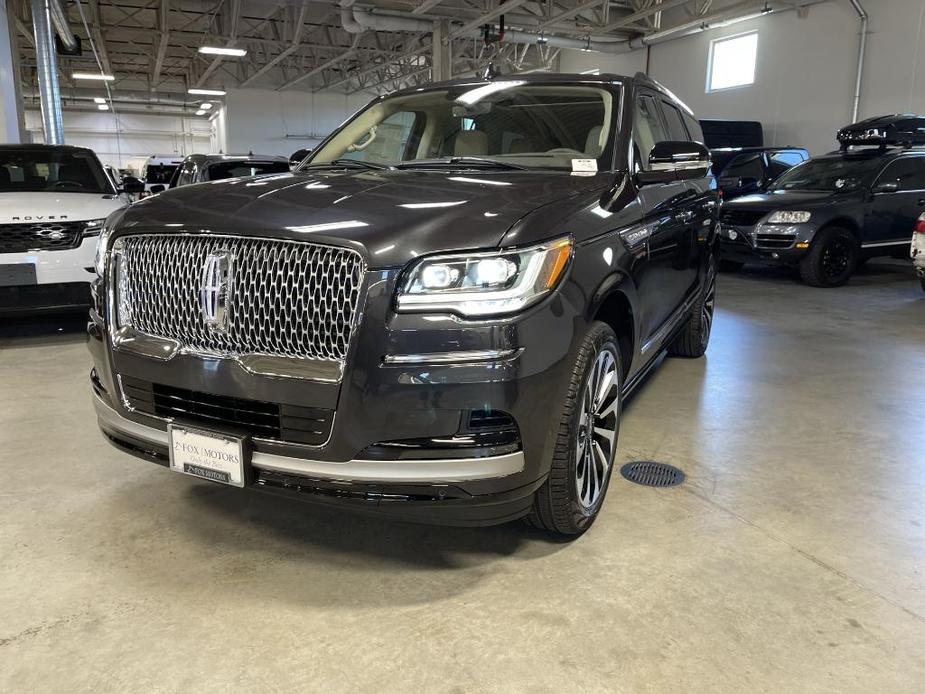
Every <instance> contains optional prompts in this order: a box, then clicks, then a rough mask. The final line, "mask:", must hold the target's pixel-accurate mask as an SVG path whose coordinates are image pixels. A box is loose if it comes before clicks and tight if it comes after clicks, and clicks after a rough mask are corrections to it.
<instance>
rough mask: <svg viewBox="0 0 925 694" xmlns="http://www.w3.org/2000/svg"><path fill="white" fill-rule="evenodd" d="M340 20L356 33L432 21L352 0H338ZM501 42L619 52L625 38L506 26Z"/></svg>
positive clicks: (425, 28)
mask: <svg viewBox="0 0 925 694" xmlns="http://www.w3.org/2000/svg"><path fill="white" fill-rule="evenodd" d="M340 7H341V23H342V25H343V27H344V30H345V31H348V32H350V33H351V34H359V33H362V32H364V31H413V32H431V31H433V30H434V23H433V22H431V21H428V20H426V19H415V18H413V17H395V16H392V15H383V14H373V13H371V12H367V11H366V10H361V9H359V8H357V7H353V0H341V4H340ZM468 35H469V36H473V37H476V38H478V37H481V36H482V30H481V28H479V27H474V28H473V29H472V30H471V31H470V32H468ZM504 42H505V43H528V44H529V43H538V44H546V45H548V46H553V47H554V48H572V49H575V50H580V51H595V52H598V53H623V52H625V51H626V50H628V49H626V48H624V46H625V45H626V43H627V42H626V41H595V40H593V39H591V38H590V37H589V38H587V39H572V38H566V37H562V36H548V35H546V34H542V33H533V32H529V31H516V30H510V29H506V30H505V32H504Z"/></svg>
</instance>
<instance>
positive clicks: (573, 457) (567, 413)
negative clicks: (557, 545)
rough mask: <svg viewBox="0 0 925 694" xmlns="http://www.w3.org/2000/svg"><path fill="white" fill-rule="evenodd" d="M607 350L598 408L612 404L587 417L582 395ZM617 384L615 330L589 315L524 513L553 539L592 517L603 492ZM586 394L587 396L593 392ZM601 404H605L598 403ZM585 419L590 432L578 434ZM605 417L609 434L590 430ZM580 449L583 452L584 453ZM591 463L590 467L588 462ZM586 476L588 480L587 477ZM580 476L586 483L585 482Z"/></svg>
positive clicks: (619, 367) (583, 526) (580, 529)
mask: <svg viewBox="0 0 925 694" xmlns="http://www.w3.org/2000/svg"><path fill="white" fill-rule="evenodd" d="M605 353H607V354H605ZM608 354H609V358H612V363H613V366H614V368H615V371H614V378H613V380H612V381H608V380H607V379H604V382H606V383H610V384H611V385H610V386H609V387H607V386H603V385H602V388H604V387H607V388H608V390H607V393H606V394H605V397H603V398H601V405H602V407H601V408H600V409H602V410H603V409H607V410H611V409H612V410H613V411H612V413H610V414H608V415H607V417H606V419H604V418H601V419H598V418H596V417H595V416H594V415H593V414H592V415H591V419H590V420H589V419H588V417H587V416H586V410H587V408H586V407H585V405H586V404H587V403H588V402H589V401H587V400H585V398H586V397H588V396H589V394H591V390H592V386H593V383H594V378H595V369H596V368H597V367H598V366H599V360H601V361H605V362H606V361H607V359H608V356H607V355H608ZM607 363H609V362H607ZM598 373H600V371H598ZM622 387H623V359H622V358H621V356H620V348H619V345H618V342H617V336H616V335H615V334H614V332H613V330H612V329H611V327H610V326H609V325H607V324H606V323H602V322H600V321H595V322H594V323H592V324H591V328H590V329H589V330H588V333H587V334H586V335H585V337H584V339H583V340H582V342H581V346H580V347H579V349H578V359H577V360H576V361H575V367H574V368H573V369H572V374H571V377H570V379H569V385H568V392H567V394H566V397H565V403H564V405H563V407H562V413H561V415H560V416H559V423H558V433H557V436H556V445H555V450H554V452H553V458H552V465H551V467H550V470H549V477H548V478H547V479H546V481H545V482H544V483H543V486H542V487H540V488H539V489H538V490H537V491H536V494H535V495H534V497H533V508H532V509H531V511H530V514H529V515H528V516H527V517H526V521H527V522H528V523H529V524H530V525H532V526H534V527H537V528H541V529H543V530H547V531H549V532H550V533H552V534H554V535H556V536H557V537H558V539H561V540H572V539H574V538H576V537H578V536H579V535H581V534H582V533H584V532H585V531H586V530H587V529H588V528H590V527H591V524H592V523H594V520H595V518H597V515H598V513H599V512H600V509H601V506H602V505H603V503H604V499H605V498H606V496H607V489H608V487H609V485H610V476H611V473H612V472H613V463H614V459H615V457H616V449H617V439H618V434H619V430H620V414H621V411H622V402H623V399H622V393H621V390H622ZM591 396H592V397H593V394H591ZM605 404H606V407H604V405H605ZM589 421H590V422H591V424H590V427H591V429H592V431H591V432H590V433H591V435H590V436H585V437H584V438H581V434H582V432H588V431H589V429H588V422H589ZM605 422H606V426H607V427H610V426H611V425H612V426H613V427H614V428H613V438H612V439H607V438H606V437H603V436H601V437H598V435H597V434H596V433H594V432H597V431H598V423H600V424H601V428H603V426H604V425H605ZM608 440H609V441H611V443H610V450H609V451H608V452H607V453H604V452H603V447H604V445H605V443H606V441H608ZM582 441H584V444H583V443H582ZM595 445H597V446H598V448H599V449H600V450H601V455H602V458H598V457H596V456H595V451H594V449H593V447H594V446H595ZM585 453H588V454H589V455H590V457H588V455H585ZM603 458H606V466H604V465H600V464H598V461H599V460H602V459H603ZM592 465H593V473H592V468H591V467H590V466H592ZM582 470H585V473H586V476H585V477H582V476H581V471H582ZM592 477H593V479H594V482H592V481H591V479H592ZM583 480H584V482H585V483H587V485H588V486H585V484H584V483H583ZM597 482H599V485H598V486H597V487H595V489H596V490H597V492H598V495H597V496H596V497H593V498H592V495H591V494H590V492H589V493H588V494H587V497H588V498H587V499H586V498H585V496H586V494H585V490H586V489H587V490H590V485H592V484H596V483H597Z"/></svg>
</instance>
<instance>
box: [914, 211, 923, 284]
mask: <svg viewBox="0 0 925 694" xmlns="http://www.w3.org/2000/svg"><path fill="white" fill-rule="evenodd" d="M912 263H913V264H914V265H915V274H916V275H918V276H919V282H921V283H922V291H925V213H923V214H921V215H919V218H918V221H916V223H915V231H913V232H912Z"/></svg>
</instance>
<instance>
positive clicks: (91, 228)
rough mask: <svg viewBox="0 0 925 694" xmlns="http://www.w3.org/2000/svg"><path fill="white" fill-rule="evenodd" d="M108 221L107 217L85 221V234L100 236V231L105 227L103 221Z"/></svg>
mask: <svg viewBox="0 0 925 694" xmlns="http://www.w3.org/2000/svg"><path fill="white" fill-rule="evenodd" d="M105 221H106V218H105V217H104V218H103V219H91V220H90V221H89V222H84V225H85V226H84V230H83V235H84V236H99V233H100V231H102V229H103V223H104V222H105Z"/></svg>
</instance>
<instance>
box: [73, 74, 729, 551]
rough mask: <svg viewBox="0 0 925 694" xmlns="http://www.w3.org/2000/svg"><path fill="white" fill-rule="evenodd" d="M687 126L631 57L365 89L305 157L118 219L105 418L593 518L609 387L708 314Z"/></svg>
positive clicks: (103, 302) (472, 519) (212, 455)
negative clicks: (357, 107) (610, 68)
mask: <svg viewBox="0 0 925 694" xmlns="http://www.w3.org/2000/svg"><path fill="white" fill-rule="evenodd" d="M700 138H701V134H700V131H699V127H698V125H697V121H696V120H695V119H694V118H693V115H692V114H691V113H690V112H689V111H688V110H687V109H686V107H684V106H683V105H682V104H680V103H678V102H677V101H675V100H674V99H673V98H672V97H671V95H670V94H669V93H668V92H667V91H665V90H664V89H662V88H660V87H659V86H658V85H657V84H655V83H653V82H650V81H649V80H647V79H645V78H644V77H643V76H636V77H635V78H628V77H619V76H615V75H601V76H585V75H524V76H521V75H518V76H517V77H516V78H495V79H486V80H474V79H473V80H466V81H458V82H448V83H442V84H435V85H432V86H428V87H426V88H418V89H411V90H407V91H401V92H398V93H395V94H392V95H390V96H385V97H380V98H377V99H375V100H373V101H372V102H371V103H370V104H369V105H368V106H367V107H366V108H365V109H363V110H362V111H360V112H359V113H357V115H355V116H354V117H353V118H351V119H350V120H349V121H347V122H346V123H345V124H344V125H343V126H341V127H340V128H339V129H338V130H337V131H336V132H334V133H333V134H332V135H331V136H330V137H329V138H328V139H327V140H325V142H323V143H322V144H321V146H320V147H318V148H317V149H316V150H315V151H314V152H313V154H312V156H311V157H310V158H309V159H308V160H306V161H305V162H304V163H303V164H302V165H301V166H300V167H299V168H298V170H296V171H295V172H293V173H291V174H280V175H276V176H268V177H262V178H258V179H253V180H239V181H229V182H219V183H216V184H212V185H208V186H188V187H180V188H177V189H176V190H170V191H168V192H166V193H164V194H162V195H159V196H156V197H152V198H149V199H146V200H143V201H142V202H140V203H138V204H136V205H133V206H132V207H131V208H129V209H127V210H126V211H125V212H124V213H121V214H117V215H113V216H112V217H110V219H109V220H108V221H107V223H106V226H105V230H104V234H103V237H102V241H101V243H100V250H99V253H98V259H97V260H98V262H97V271H98V273H99V276H100V278H99V281H98V283H97V285H96V287H95V297H96V306H95V309H94V311H93V312H92V321H91V323H90V325H89V331H90V340H89V345H90V349H91V352H92V354H93V359H94V368H93V371H92V372H91V376H90V379H91V383H92V387H93V393H94V396H93V399H94V403H95V407H96V412H97V414H98V417H99V423H100V426H101V428H102V430H103V432H104V433H105V434H106V436H108V437H109V439H110V440H111V441H112V442H113V443H115V444H116V445H117V446H119V447H121V448H123V449H124V450H126V451H128V452H130V453H132V454H134V455H137V456H140V457H143V458H147V459H149V460H153V461H155V462H159V463H161V464H163V465H169V466H170V467H171V468H172V469H174V470H176V471H179V472H184V473H188V474H192V475H196V476H199V477H202V478H205V479H209V480H214V481H217V482H221V483H226V484H231V485H237V486H257V487H259V488H262V489H264V490H272V491H275V492H278V493H281V494H289V495H293V496H300V497H303V498H309V499H314V500H315V501H317V502H320V503H329V504H337V505H341V506H352V507H355V508H360V509H365V510H367V511H373V512H380V513H389V514H395V515H399V516H402V517H405V518H411V519H420V520H427V521H430V522H440V523H448V524H483V525H488V524H494V523H501V522H504V521H508V520H511V519H514V518H518V517H522V516H529V518H530V519H531V520H532V522H533V523H535V524H537V525H539V526H542V527H544V528H547V529H549V530H550V531H552V532H554V533H557V534H560V535H563V536H575V535H578V534H580V533H581V532H583V531H584V530H586V529H587V528H588V527H589V526H590V524H591V523H592V522H593V520H594V518H595V517H596V516H597V514H598V511H599V509H600V508H601V504H602V502H603V499H604V496H605V493H606V491H607V487H608V482H609V480H610V477H611V472H612V469H613V463H614V456H615V453H616V447H617V433H618V427H619V422H620V412H621V402H622V399H623V398H624V396H625V395H626V394H627V393H628V392H629V391H631V390H632V389H633V388H634V387H635V386H636V385H638V384H639V383H640V382H641V381H642V379H643V376H644V375H645V373H646V372H647V370H648V369H649V368H650V367H652V366H653V365H654V364H655V363H656V362H657V361H658V357H659V356H660V355H661V354H662V353H664V351H665V350H667V351H668V352H669V354H673V355H679V356H684V357H699V356H701V355H702V354H703V353H704V350H705V349H706V347H707V342H708V340H709V337H710V326H711V322H712V318H713V305H714V287H715V284H714V278H715V250H716V244H717V236H716V228H717V213H718V202H717V194H716V192H715V190H714V189H713V187H712V181H711V180H710V179H709V178H708V175H707V172H708V169H709V165H710V161H709V154H708V152H707V150H706V149H705V148H704V146H703V145H702V144H699V143H698V142H695V141H696V140H699V139H700Z"/></svg>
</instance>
